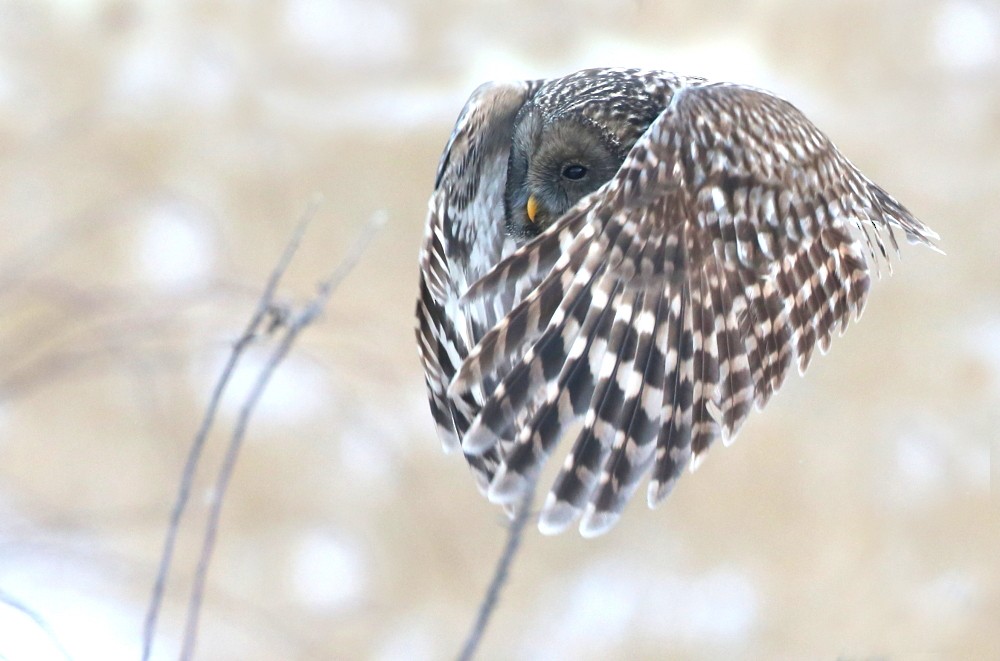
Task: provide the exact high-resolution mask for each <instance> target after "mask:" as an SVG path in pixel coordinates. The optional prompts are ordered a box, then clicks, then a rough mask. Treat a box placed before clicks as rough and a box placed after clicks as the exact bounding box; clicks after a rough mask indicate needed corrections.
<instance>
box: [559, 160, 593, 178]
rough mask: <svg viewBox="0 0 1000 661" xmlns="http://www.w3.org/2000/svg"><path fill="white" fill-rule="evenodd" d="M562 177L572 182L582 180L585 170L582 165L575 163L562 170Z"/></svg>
mask: <svg viewBox="0 0 1000 661" xmlns="http://www.w3.org/2000/svg"><path fill="white" fill-rule="evenodd" d="M562 176H564V177H566V178H567V179H573V180H574V181H576V180H577V179H583V178H584V177H586V176H587V168H585V167H584V166H582V165H577V164H576V163H574V164H573V165H567V166H566V167H564V168H563V171H562Z"/></svg>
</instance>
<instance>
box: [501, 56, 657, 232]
mask: <svg viewBox="0 0 1000 661" xmlns="http://www.w3.org/2000/svg"><path fill="white" fill-rule="evenodd" d="M597 71H598V70H588V71H583V72H579V73H578V74H575V75H572V76H567V77H566V78H561V79H558V80H555V81H551V82H549V83H547V84H545V85H542V86H541V87H540V88H539V89H538V91H537V93H536V94H535V95H534V97H533V98H532V99H530V100H528V101H527V102H526V103H525V104H524V106H522V108H521V110H520V111H519V112H518V114H517V116H516V118H515V120H514V130H513V134H512V136H511V150H510V159H509V161H508V166H507V182H506V187H505V191H504V212H505V213H504V216H505V218H506V223H507V227H506V230H507V233H508V234H509V235H510V236H513V237H516V238H527V237H532V236H535V235H537V234H538V233H540V232H541V231H542V230H544V229H545V228H546V227H547V226H548V225H549V224H551V223H552V222H554V221H555V220H556V219H558V218H559V217H560V216H561V215H562V214H564V213H565V212H566V211H567V210H569V208H570V207H572V206H573V205H574V204H576V203H577V202H578V201H579V200H580V199H581V198H582V197H583V196H585V195H587V194H588V193H592V192H593V191H595V190H597V189H598V188H600V187H601V186H602V185H603V184H604V183H605V182H607V181H609V180H610V179H611V177H613V176H614V174H615V172H617V171H618V168H619V167H621V164H622V162H623V161H624V160H625V156H626V155H627V154H628V151H629V150H630V149H631V148H632V146H633V145H634V144H635V142H636V140H637V139H638V138H639V136H641V135H642V134H643V132H645V130H646V129H647V128H648V127H649V125H650V124H651V123H652V121H653V120H654V119H655V118H656V117H657V115H659V113H660V112H661V111H662V110H663V108H664V107H665V105H666V103H665V102H666V100H667V99H665V98H664V96H663V92H662V90H656V91H655V92H654V91H653V90H651V89H650V88H648V87H647V86H646V85H645V84H644V81H643V80H642V79H641V78H638V77H636V76H635V75H633V74H632V73H630V72H627V71H620V72H619V71H616V70H599V72H600V74H601V75H600V76H597V75H595V73H596V72H597Z"/></svg>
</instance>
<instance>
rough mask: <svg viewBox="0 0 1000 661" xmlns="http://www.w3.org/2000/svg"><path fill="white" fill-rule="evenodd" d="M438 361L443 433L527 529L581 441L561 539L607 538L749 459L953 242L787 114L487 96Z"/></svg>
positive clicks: (452, 261) (448, 270)
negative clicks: (794, 381) (872, 317)
mask: <svg viewBox="0 0 1000 661" xmlns="http://www.w3.org/2000/svg"><path fill="white" fill-rule="evenodd" d="M429 207H430V212H429V215H428V219H427V227H426V231H425V235H424V242H423V247H422V250H421V253H420V292H419V298H418V301H417V319H418V327H417V340H418V344H419V349H420V356H421V359H422V361H423V366H424V370H425V373H426V381H427V389H428V394H429V398H430V405H431V411H432V413H433V416H434V420H435V422H436V423H437V427H438V432H439V434H440V435H441V438H442V440H443V443H444V445H445V447H446V448H454V447H460V448H461V450H462V452H463V453H464V455H465V458H466V460H467V461H468V463H469V465H470V466H471V468H472V470H473V473H474V475H475V477H476V479H477V482H478V484H479V486H480V488H481V489H482V490H483V492H484V493H485V494H486V495H487V496H488V498H489V499H490V500H491V501H494V502H497V503H500V504H504V505H507V506H512V505H513V504H514V503H516V502H517V501H518V500H519V499H520V498H521V496H522V495H523V494H524V492H525V490H526V489H530V488H531V487H532V486H533V484H534V481H535V480H536V479H537V476H538V473H539V471H540V469H541V467H542V465H543V463H544V462H545V461H546V459H547V458H548V456H549V455H550V454H551V453H552V451H553V450H554V448H555V446H556V444H557V443H558V441H559V440H560V439H561V438H562V437H563V436H564V435H567V434H569V433H570V432H573V433H574V434H575V440H574V441H573V443H572V445H571V446H570V447H569V448H568V453H567V454H566V457H565V460H564V461H563V463H562V467H561V469H560V471H559V474H558V477H557V478H556V480H555V483H554V484H553V485H552V487H551V490H550V491H549V493H548V496H547V498H546V500H545V503H544V506H543V508H542V511H541V515H540V519H539V527H540V529H541V530H542V531H543V532H545V533H555V532H559V531H562V530H564V529H565V528H566V527H567V526H569V525H570V524H571V523H573V522H574V521H575V520H577V519H580V531H581V533H582V534H583V535H585V536H593V535H598V534H601V533H603V532H605V531H606V530H608V529H609V528H610V527H611V526H612V525H613V524H614V523H615V522H616V521H617V519H618V518H619V516H620V515H621V512H622V510H623V509H624V507H625V504H626V502H627V501H628V500H629V498H630V497H631V496H632V494H633V492H634V491H635V489H636V488H637V486H638V485H639V482H640V480H641V479H642V478H643V476H645V475H649V486H648V501H649V504H650V506H653V505H655V504H657V503H659V502H660V501H662V500H663V499H664V498H665V497H666V496H667V494H669V493H670V491H671V489H672V488H673V486H674V484H675V483H676V481H677V479H678V477H679V476H680V474H681V473H682V471H683V469H684V467H685V466H690V467H691V469H692V470H693V469H694V468H695V467H696V466H697V465H698V464H699V463H700V461H701V460H702V459H703V458H704V456H705V453H706V451H707V450H708V448H709V447H710V446H711V445H712V443H713V442H714V441H715V440H716V439H717V438H719V437H721V439H722V441H723V443H725V444H728V443H730V442H732V440H733V438H734V437H735V436H736V433H737V431H738V430H739V429H740V427H741V425H742V424H743V422H744V421H745V420H746V418H747V416H748V415H749V413H750V410H751V408H753V407H756V408H758V409H760V408H763V407H764V405H765V404H766V403H767V401H768V399H769V398H770V397H771V395H772V393H774V392H775V391H776V390H777V389H778V388H779V387H780V386H781V384H782V382H783V381H784V379H785V376H786V374H787V373H788V371H789V370H790V369H791V366H792V365H793V364H795V365H796V366H797V367H798V370H799V372H803V371H804V370H805V369H806V367H807V366H808V364H809V360H810V357H811V356H812V354H813V349H814V348H815V347H817V346H818V347H819V349H820V351H823V352H825V351H826V350H827V349H828V348H829V346H830V341H831V338H832V336H833V333H834V331H835V330H838V329H839V332H841V333H842V332H843V331H844V329H845V328H846V327H847V324H848V321H849V320H850V319H851V317H854V318H855V319H857V318H858V317H860V315H861V312H862V310H863V309H864V305H865V300H866V297H867V294H868V288H869V285H870V270H871V267H872V266H875V268H876V272H878V271H877V269H878V263H879V260H880V259H881V260H884V261H886V263H888V251H887V245H888V246H889V247H891V248H892V250H894V251H896V252H897V253H898V250H899V246H898V244H897V234H898V233H902V234H903V235H904V236H905V237H906V238H907V239H908V240H909V241H910V242H911V243H923V244H926V245H928V246H931V247H933V246H934V244H933V241H934V239H936V238H937V235H936V234H935V233H934V232H933V231H932V230H930V229H929V228H928V227H927V226H925V225H923V224H922V223H921V222H920V221H919V220H917V219H916V218H914V217H913V216H912V215H911V214H910V213H909V212H908V211H907V210H906V209H905V208H904V207H903V206H902V205H901V204H900V203H899V202H897V201H896V200H895V199H894V198H893V197H892V196H890V195H889V194H888V193H886V192H885V191H884V190H883V189H882V188H880V187H879V186H878V185H876V184H875V183H874V182H872V181H871V180H870V179H868V178H867V177H865V176H864V175H863V174H862V173H861V172H859V171H858V169H857V168H855V167H854V165H853V164H851V162H850V161H848V160H847V159H846V158H845V157H844V156H843V155H841V153H840V152H839V151H837V149H836V148H835V147H834V146H833V145H832V144H831V143H830V141H829V139H827V137H826V136H825V135H824V134H822V133H821V132H820V131H819V130H818V129H817V128H816V127H815V126H814V125H813V124H812V123H811V122H810V121H809V120H808V119H806V117H805V116H804V115H803V114H802V113H801V112H799V111H798V110H797V109H796V108H795V107H793V106H792V105H791V104H790V103H788V102H787V101H784V100H782V99H779V98H777V97H775V96H773V95H771V94H769V93H767V92H763V91H761V90H757V89H752V88H749V87H744V86H741V85H734V84H728V83H709V82H707V81H705V80H702V79H699V78H691V77H684V76H677V75H673V74H669V73H665V72H660V71H641V70H635V69H628V70H624V69H592V70H586V71H580V72H578V73H574V74H571V75H569V76H566V77H564V78H558V79H552V80H535V81H525V82H517V83H487V84H485V85H483V86H481V87H480V88H479V89H477V90H476V91H475V92H474V93H473V95H472V97H471V98H470V99H469V101H468V102H467V103H466V105H465V108H464V109H463V110H462V112H461V114H460V115H459V118H458V121H457V123H456V125H455V129H454V131H453V133H452V135H451V138H450V139H449V141H448V144H447V146H446V148H445V151H444V154H443V156H442V158H441V162H440V165H439V168H438V173H437V181H436V184H435V188H434V193H433V194H432V196H431V199H430V204H429Z"/></svg>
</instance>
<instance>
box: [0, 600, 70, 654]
mask: <svg viewBox="0 0 1000 661" xmlns="http://www.w3.org/2000/svg"><path fill="white" fill-rule="evenodd" d="M0 604H7V605H8V606H10V607H11V608H13V609H14V610H16V611H18V612H19V613H22V614H24V615H25V616H27V617H28V619H30V620H31V621H32V622H34V623H35V625H36V626H37V627H38V628H39V629H41V630H42V632H43V633H44V634H45V635H46V637H48V639H49V640H50V641H52V644H53V645H54V646H55V648H56V649H58V650H59V653H60V654H62V656H63V658H64V659H67V661H72V659H73V657H72V656H70V653H69V651H68V650H67V649H66V647H65V646H63V644H62V642H61V641H60V640H59V638H58V637H57V636H56V634H55V632H54V631H53V630H52V627H50V626H49V623H48V622H46V621H45V618H43V617H42V616H41V615H40V614H39V613H38V612H37V611H35V610H34V609H33V608H31V607H29V606H28V605H27V604H25V603H24V602H22V601H19V600H18V599H16V598H14V597H13V596H11V595H10V594H9V593H7V592H4V591H3V590H0ZM0 658H5V657H0Z"/></svg>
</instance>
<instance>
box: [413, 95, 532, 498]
mask: <svg viewBox="0 0 1000 661" xmlns="http://www.w3.org/2000/svg"><path fill="white" fill-rule="evenodd" d="M540 82H541V81H524V82H515V83H486V84H485V85H482V86H481V87H479V89H477V90H476V91H475V92H473V94H472V96H471V97H470V98H469V100H468V102H467V103H466V104H465V107H464V108H463V110H462V112H461V114H460V115H459V117H458V121H457V122H456V124H455V128H454V130H453V131H452V134H451V137H450V139H449V140H448V144H447V146H446V147H445V150H444V153H443V154H442V156H441V161H440V164H439V165H438V171H437V178H436V181H435V185H434V192H433V194H432V195H431V199H430V202H429V203H428V206H429V210H428V215H427V224H426V227H425V231H424V241H423V245H422V247H421V251H420V291H419V296H418V299H417V311H416V312H417V344H418V347H419V351H420V359H421V361H422V363H423V367H424V373H425V376H426V382H427V391H428V398H429V400H430V406H431V413H432V414H433V416H434V420H435V422H436V424H437V428H438V433H439V435H440V437H441V440H442V443H443V444H444V446H445V448H446V449H450V448H455V447H458V446H459V439H460V438H461V436H462V435H463V434H464V432H465V430H466V429H467V428H468V425H469V421H470V420H471V419H472V417H474V416H475V414H476V413H477V412H478V408H479V406H480V404H481V402H482V394H481V392H472V393H469V394H467V395H465V396H463V397H459V398H455V399H452V398H449V397H448V395H447V388H448V384H449V383H451V380H452V378H453V376H454V374H455V371H456V370H457V369H458V367H459V366H460V365H461V364H462V362H463V361H464V360H465V358H466V356H467V355H468V353H469V350H470V348H471V347H472V346H474V345H475V344H476V343H477V342H478V341H479V340H480V338H481V337H482V335H483V334H484V333H485V332H486V331H487V330H488V329H489V328H491V327H492V326H494V325H495V324H496V323H497V321H498V319H499V318H500V317H502V316H503V315H502V314H498V313H497V311H496V309H495V308H494V307H492V306H490V307H489V308H487V307H485V306H482V305H477V306H468V305H465V304H463V303H462V302H461V300H460V298H461V295H462V294H463V293H464V292H465V290H466V289H467V288H468V286H469V284H471V283H472V282H474V281H475V280H477V279H478V278H480V277H482V276H483V275H485V274H486V273H487V272H489V271H490V269H492V268H493V266H494V265H495V264H496V263H497V262H499V261H500V260H501V259H502V258H503V257H504V256H505V255H507V254H509V253H510V252H512V251H513V243H512V242H511V241H510V239H508V238H507V237H505V235H504V212H503V192H504V184H505V182H506V178H507V160H508V156H509V153H510V143H511V134H512V129H513V124H514V117H515V116H516V114H517V112H518V110H520V108H521V106H522V105H523V104H524V102H525V100H526V99H527V98H529V97H530V95H531V94H533V93H534V91H535V90H536V89H537V88H538V86H539V84H540ZM508 309H509V308H508ZM486 381H489V379H486ZM481 385H483V384H480V386H481ZM467 458H468V460H469V463H470V465H471V466H472V468H473V471H474V473H475V474H476V476H477V479H478V480H479V482H480V485H481V486H482V487H483V488H484V489H485V486H486V485H487V484H488V483H489V481H490V479H491V478H492V475H493V472H494V470H495V468H496V466H497V464H498V462H499V454H498V450H497V449H495V448H494V449H485V450H484V451H483V452H481V453H476V455H470V456H468V457H467Z"/></svg>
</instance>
